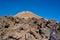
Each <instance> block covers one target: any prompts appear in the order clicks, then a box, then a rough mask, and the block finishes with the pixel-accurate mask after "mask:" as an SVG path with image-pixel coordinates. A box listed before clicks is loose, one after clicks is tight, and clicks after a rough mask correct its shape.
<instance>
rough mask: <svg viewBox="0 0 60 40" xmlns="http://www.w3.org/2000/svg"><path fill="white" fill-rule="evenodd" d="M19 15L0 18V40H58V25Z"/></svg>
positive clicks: (34, 17) (59, 27)
mask: <svg viewBox="0 0 60 40" xmlns="http://www.w3.org/2000/svg"><path fill="white" fill-rule="evenodd" d="M21 14H22V17H21ZM21 14H19V15H16V16H14V17H13V16H9V17H8V16H4V17H2V18H0V40H60V23H57V22H56V21H55V20H45V19H44V18H41V17H40V18H39V17H37V16H35V15H33V14H31V15H33V16H31V15H29V16H28V15H26V12H25V13H21ZM28 14H30V13H28ZM26 18H27V19H26Z"/></svg>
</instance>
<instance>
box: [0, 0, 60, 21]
mask: <svg viewBox="0 0 60 40" xmlns="http://www.w3.org/2000/svg"><path fill="white" fill-rule="evenodd" d="M25 10H28V11H31V12H33V13H35V14H37V15H39V16H42V17H44V18H46V19H49V20H51V19H55V20H56V21H57V22H60V0H0V16H3V15H4V14H7V15H8V16H9V15H15V14H17V13H18V12H21V11H25Z"/></svg>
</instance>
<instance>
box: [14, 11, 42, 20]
mask: <svg viewBox="0 0 60 40" xmlns="http://www.w3.org/2000/svg"><path fill="white" fill-rule="evenodd" d="M14 17H19V18H25V19H27V18H32V17H35V18H42V17H39V16H37V15H35V14H34V13H32V12H29V11H23V12H20V13H18V14H17V15H15V16H14Z"/></svg>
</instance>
